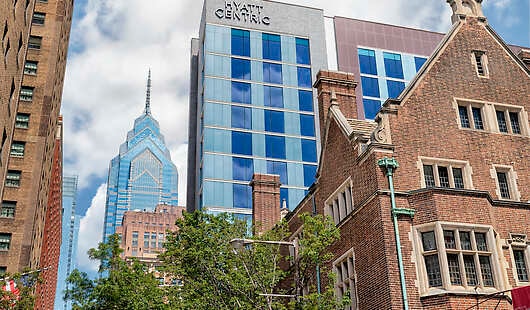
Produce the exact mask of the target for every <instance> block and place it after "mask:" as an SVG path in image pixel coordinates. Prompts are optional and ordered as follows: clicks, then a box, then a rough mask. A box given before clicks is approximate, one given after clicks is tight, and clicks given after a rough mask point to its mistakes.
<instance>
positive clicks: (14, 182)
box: [4, 170, 22, 188]
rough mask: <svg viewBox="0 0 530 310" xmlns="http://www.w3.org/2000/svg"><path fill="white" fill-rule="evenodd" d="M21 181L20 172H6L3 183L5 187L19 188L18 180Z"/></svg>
mask: <svg viewBox="0 0 530 310" xmlns="http://www.w3.org/2000/svg"><path fill="white" fill-rule="evenodd" d="M21 179H22V171H20V170H7V173H6V178H5V181H4V184H5V187H15V188H16V187H20V180H21Z"/></svg>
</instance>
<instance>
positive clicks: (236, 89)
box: [232, 82, 251, 103]
mask: <svg viewBox="0 0 530 310" xmlns="http://www.w3.org/2000/svg"><path fill="white" fill-rule="evenodd" d="M250 98H251V93H250V84H249V83H242V82H232V102H239V103H250V102H251V100H250Z"/></svg>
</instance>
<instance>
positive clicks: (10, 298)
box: [0, 269, 39, 310]
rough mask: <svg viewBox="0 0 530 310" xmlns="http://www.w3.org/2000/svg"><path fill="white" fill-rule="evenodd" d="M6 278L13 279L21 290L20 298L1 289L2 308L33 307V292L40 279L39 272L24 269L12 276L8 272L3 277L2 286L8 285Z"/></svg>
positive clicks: (19, 309) (0, 304) (0, 282)
mask: <svg viewBox="0 0 530 310" xmlns="http://www.w3.org/2000/svg"><path fill="white" fill-rule="evenodd" d="M4 278H5V279H8V278H9V279H13V280H15V282H16V283H17V288H18V289H19V290H20V295H19V298H18V299H17V297H16V296H15V295H14V294H13V293H11V292H5V291H4V290H2V289H0V310H4V309H5V310H7V309H9V310H25V309H33V306H34V304H35V296H34V294H33V292H34V290H35V286H36V285H37V283H38V281H39V273H38V272H36V271H34V270H33V271H32V270H29V269H28V270H24V271H23V272H22V273H16V274H14V275H12V276H10V275H8V274H6V275H4V276H2V277H1V279H2V280H0V286H4V285H6V280H4Z"/></svg>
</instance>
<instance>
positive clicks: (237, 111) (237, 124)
mask: <svg viewBox="0 0 530 310" xmlns="http://www.w3.org/2000/svg"><path fill="white" fill-rule="evenodd" d="M232 127H234V128H245V129H252V109H251V108H246V107H238V106H232Z"/></svg>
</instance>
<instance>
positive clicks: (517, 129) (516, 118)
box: [509, 112, 521, 134]
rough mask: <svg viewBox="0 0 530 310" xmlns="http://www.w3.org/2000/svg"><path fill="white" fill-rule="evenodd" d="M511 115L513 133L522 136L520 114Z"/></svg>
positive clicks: (511, 113) (513, 113)
mask: <svg viewBox="0 0 530 310" xmlns="http://www.w3.org/2000/svg"><path fill="white" fill-rule="evenodd" d="M509 115H510V125H511V127H512V133H514V134H520V133H521V127H520V126H519V113H516V112H510V113H509Z"/></svg>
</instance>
